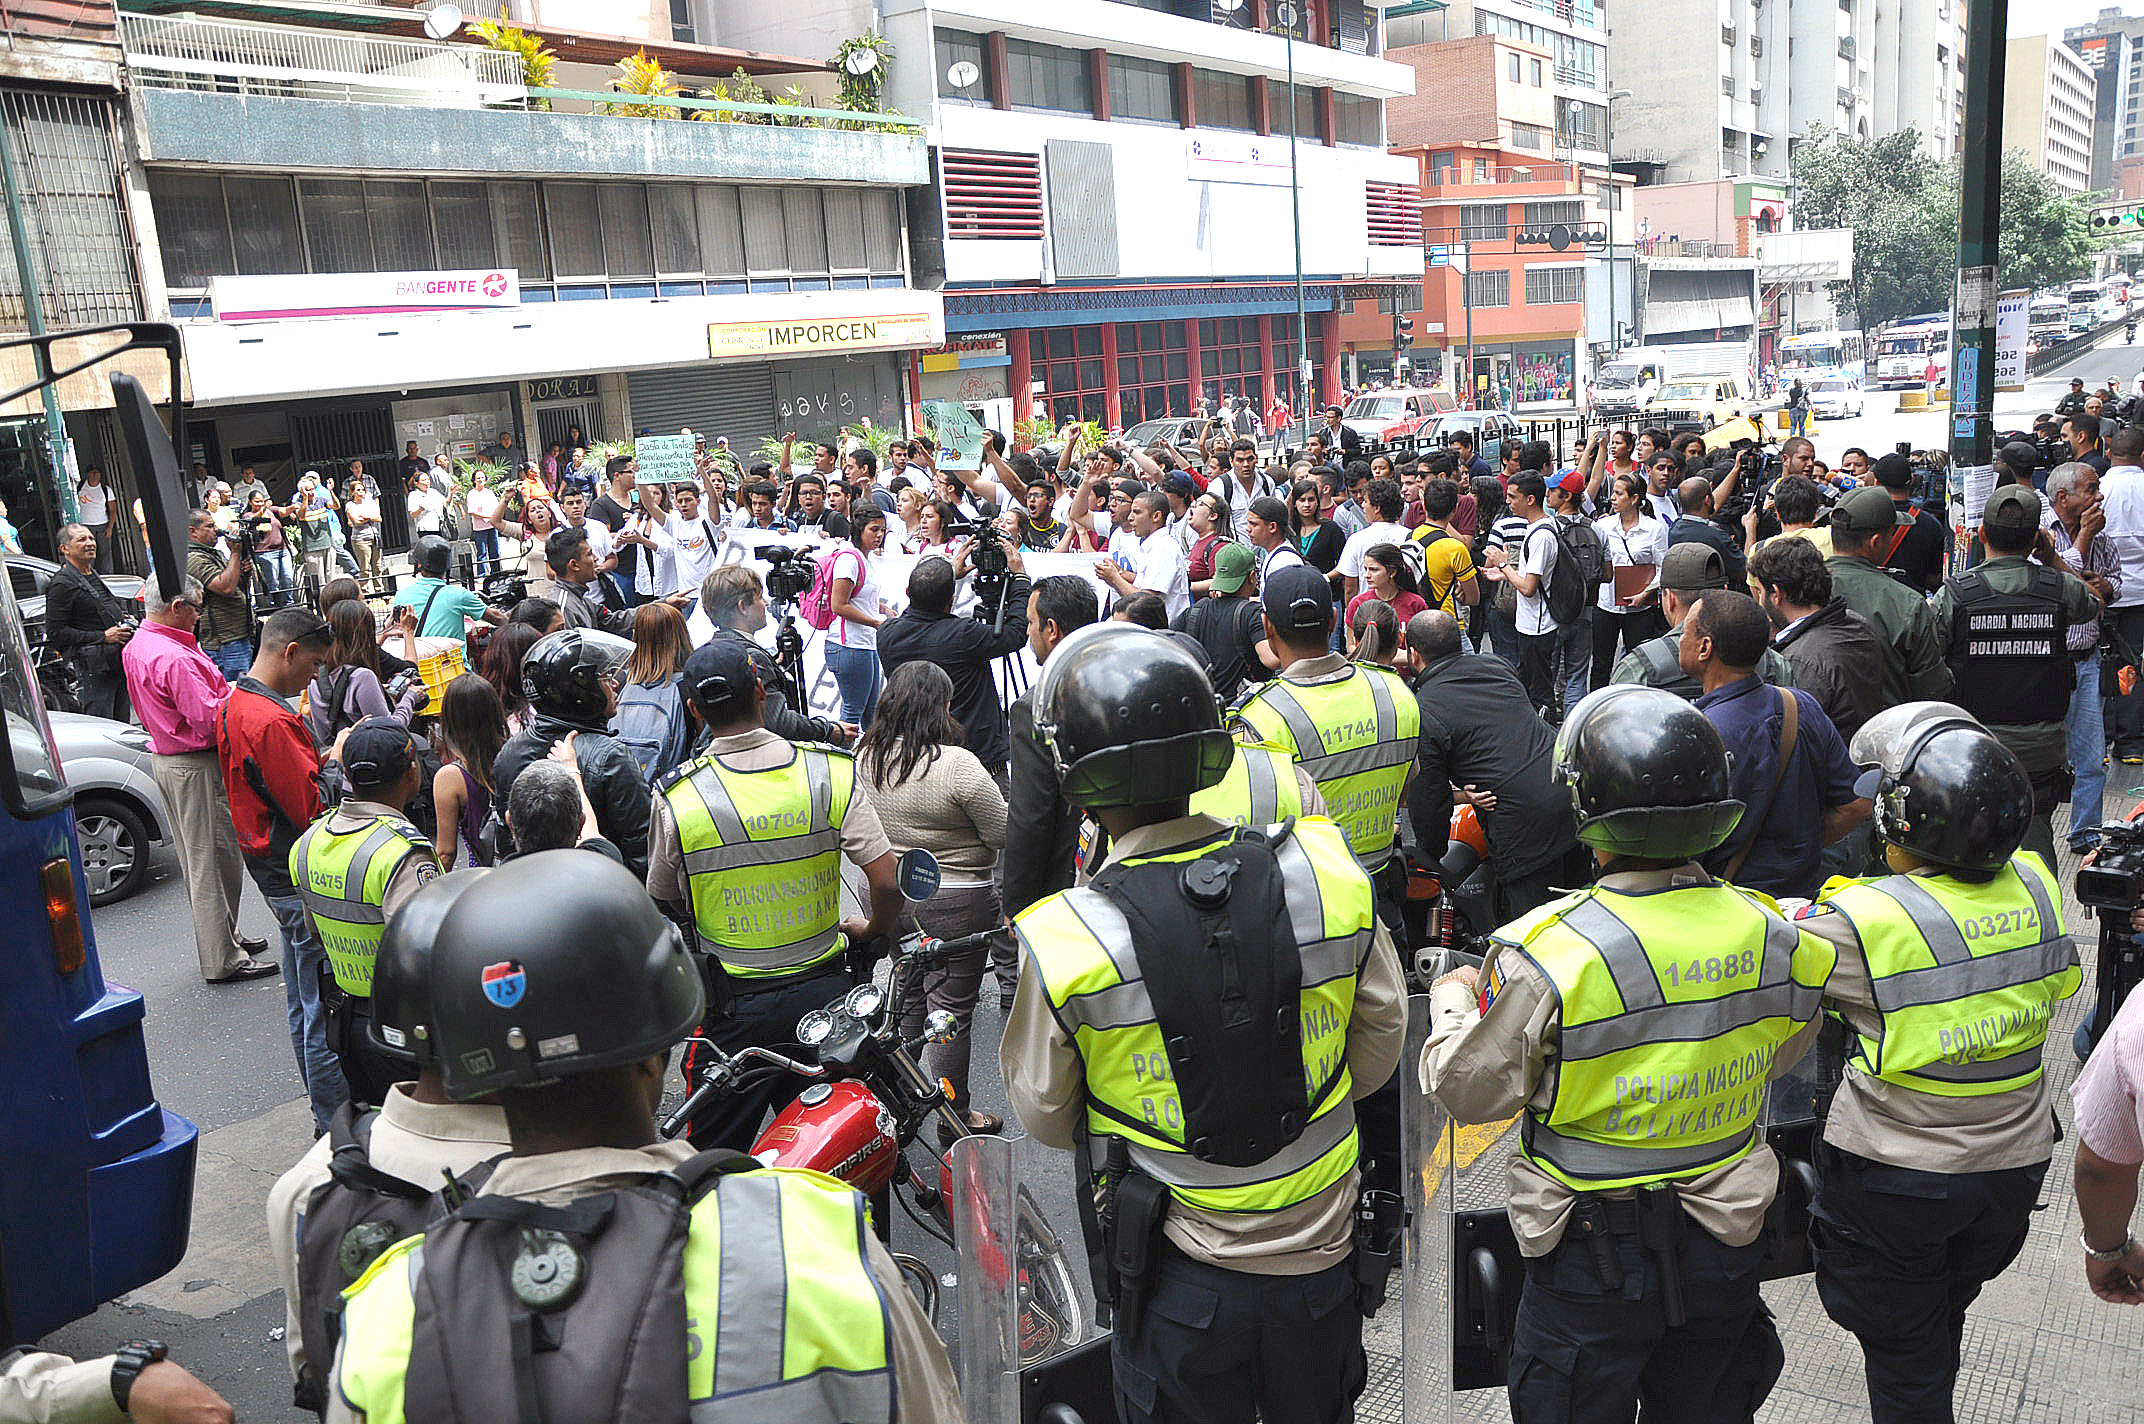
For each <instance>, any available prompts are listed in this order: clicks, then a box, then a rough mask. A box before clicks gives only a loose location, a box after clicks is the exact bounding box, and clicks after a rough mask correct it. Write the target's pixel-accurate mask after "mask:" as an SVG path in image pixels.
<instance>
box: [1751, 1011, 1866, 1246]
mask: <svg viewBox="0 0 2144 1424" xmlns="http://www.w3.org/2000/svg"><path fill="white" fill-rule="evenodd" d="M1847 1033H1848V1030H1847V1027H1846V1025H1845V1024H1844V1023H1842V1022H1841V1021H1839V1020H1838V1019H1835V1018H1830V1017H1827V1018H1826V1019H1825V1020H1824V1025H1823V1027H1822V1028H1821V1029H1819V1030H1818V1032H1817V1041H1816V1045H1815V1047H1813V1048H1811V1049H1810V1051H1809V1052H1808V1053H1807V1054H1806V1055H1804V1056H1803V1058H1802V1060H1801V1062H1799V1063H1797V1064H1795V1065H1794V1067H1793V1069H1792V1071H1790V1072H1788V1073H1785V1074H1782V1075H1781V1076H1779V1077H1777V1078H1774V1079H1773V1080H1772V1081H1771V1083H1770V1084H1769V1085H1768V1086H1767V1087H1766V1089H1765V1095H1764V1140H1765V1141H1766V1142H1767V1143H1768V1144H1770V1146H1771V1148H1772V1150H1773V1151H1774V1152H1776V1153H1778V1154H1779V1192H1778V1194H1777V1195H1776V1196H1774V1197H1773V1198H1772V1206H1771V1209H1770V1210H1769V1211H1767V1212H1766V1213H1765V1218H1764V1258H1765V1264H1764V1278H1765V1279H1766V1280H1768V1281H1772V1280H1779V1279H1780V1278H1782V1277H1785V1276H1798V1275H1803V1274H1805V1273H1807V1272H1808V1271H1810V1270H1813V1269H1814V1268H1815V1266H1814V1262H1812V1261H1811V1259H1810V1256H1809V1203H1810V1202H1811V1201H1812V1200H1813V1199H1814V1198H1815V1196H1816V1141H1817V1138H1818V1137H1819V1136H1821V1135H1822V1134H1823V1131H1824V1114H1825V1113H1826V1112H1827V1111H1828V1110H1829V1109H1830V1107H1831V1096H1832V1094H1833V1093H1835V1092H1837V1091H1838V1087H1839V1079H1840V1078H1841V1077H1842V1076H1844V1074H1845V1071H1846V1046H1847Z"/></svg>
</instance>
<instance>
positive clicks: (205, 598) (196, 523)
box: [47, 509, 253, 682]
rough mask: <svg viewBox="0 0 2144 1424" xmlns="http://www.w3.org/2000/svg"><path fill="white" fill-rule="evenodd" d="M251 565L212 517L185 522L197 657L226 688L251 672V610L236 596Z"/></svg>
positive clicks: (241, 544)
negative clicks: (196, 591) (197, 597)
mask: <svg viewBox="0 0 2144 1424" xmlns="http://www.w3.org/2000/svg"><path fill="white" fill-rule="evenodd" d="M251 562H252V561H251V559H250V558H249V557H248V556H247V553H246V546H245V541H243V540H241V539H236V538H231V539H228V540H227V539H226V538H225V536H224V535H222V534H220V533H218V532H217V529H216V517H215V516H214V515H213V514H210V513H209V512H208V511H207V510H204V509H197V510H195V511H194V512H193V513H192V514H191V515H189V516H188V517H187V520H186V576H187V577H188V578H190V579H192V580H194V581H195V582H196V583H198V584H200V585H201V622H200V624H199V626H198V628H197V629H196V634H197V636H198V638H199V641H200V644H201V651H202V652H204V653H207V654H208V656H209V661H210V662H213V663H214V664H215V665H216V667H217V670H218V671H220V672H221V673H222V674H223V675H224V677H225V678H226V679H227V680H228V681H231V682H236V681H238V680H239V679H240V678H242V677H244V676H245V675H246V669H247V668H249V667H251V666H253V610H252V608H251V606H250V605H249V604H248V603H247V600H246V595H245V594H243V593H241V592H240V591H239V590H240V589H241V588H242V587H243V585H244V584H245V580H246V571H247V568H248V566H249V565H250V564H251ZM47 616H48V617H49V616H50V613H49V609H48V611H47Z"/></svg>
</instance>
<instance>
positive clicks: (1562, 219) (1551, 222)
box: [1526, 198, 1586, 228]
mask: <svg viewBox="0 0 2144 1424" xmlns="http://www.w3.org/2000/svg"><path fill="white" fill-rule="evenodd" d="M1585 220H1586V204H1585V201H1584V200H1583V199H1579V198H1574V199H1572V200H1570V201H1569V202H1558V203H1528V204H1527V205H1526V226H1527V227H1530V228H1534V227H1554V226H1555V225H1556V224H1557V223H1582V222H1584V221H1585Z"/></svg>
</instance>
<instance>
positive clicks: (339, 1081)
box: [261, 893, 350, 1132]
mask: <svg viewBox="0 0 2144 1424" xmlns="http://www.w3.org/2000/svg"><path fill="white" fill-rule="evenodd" d="M261 898H262V899H264V900H266V901H267V902H268V908H269V909H270V910H271V911H273V912H274V914H275V922H276V925H277V927H278V928H279V929H281V930H282V931H283V1002H284V1008H285V1013H286V1016H287V1017H288V1019H289V1021H290V1049H291V1052H292V1053H294V1054H296V1055H297V1059H298V1073H299V1076H300V1077H302V1078H304V1079H305V1094H306V1096H307V1097H309V1098H311V1099H312V1100H313V1131H315V1132H326V1131H327V1130H328V1120H329V1119H330V1118H332V1117H334V1116H335V1109H337V1108H339V1107H341V1106H342V1105H343V1104H344V1103H346V1102H348V1101H349V1100H350V1085H349V1084H348V1083H347V1082H346V1081H344V1079H343V1076H342V1063H341V1061H340V1060H338V1059H337V1058H336V1057H335V1051H334V1050H333V1049H331V1048H329V1047H328V1027H327V1015H326V1014H325V1013H324V1012H322V1010H321V1007H320V978H321V976H322V975H324V974H326V973H327V972H328V953H327V951H326V950H324V949H322V948H321V947H320V939H319V937H318V936H317V935H315V934H314V933H313V926H312V922H311V921H310V920H308V919H307V918H306V917H305V901H303V900H301V899H299V898H298V897H297V896H296V895H269V894H266V893H263V894H262V896H261Z"/></svg>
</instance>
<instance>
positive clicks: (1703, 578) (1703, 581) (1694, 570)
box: [1660, 541, 1727, 593]
mask: <svg viewBox="0 0 2144 1424" xmlns="http://www.w3.org/2000/svg"><path fill="white" fill-rule="evenodd" d="M1660 586H1661V587H1662V588H1671V589H1673V590H1675V592H1677V593H1703V592H1704V591H1705V590H1706V589H1708V588H1725V587H1727V564H1726V561H1725V560H1723V559H1722V558H1721V557H1720V551H1719V550H1718V549H1715V548H1713V547H1712V546H1711V545H1710V544H1700V543H1697V542H1695V541H1692V542H1690V543H1686V544H1676V545H1673V546H1672V547H1670V548H1669V549H1668V552H1667V557H1666V558H1664V559H1662V560H1661V561H1660Z"/></svg>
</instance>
